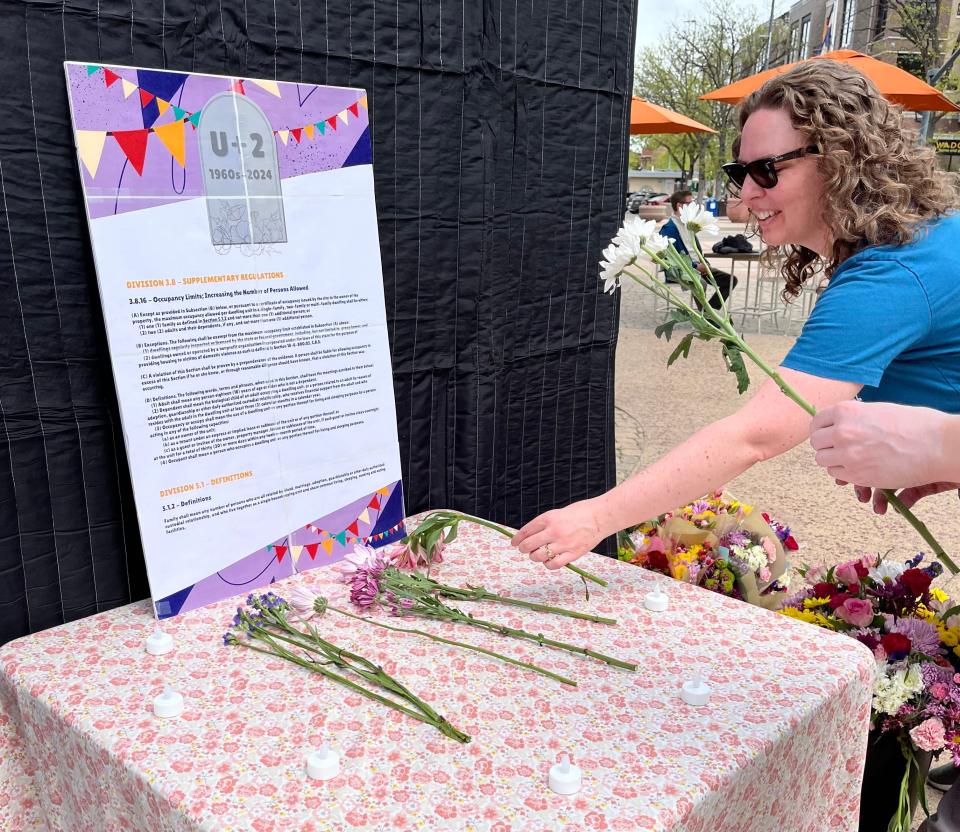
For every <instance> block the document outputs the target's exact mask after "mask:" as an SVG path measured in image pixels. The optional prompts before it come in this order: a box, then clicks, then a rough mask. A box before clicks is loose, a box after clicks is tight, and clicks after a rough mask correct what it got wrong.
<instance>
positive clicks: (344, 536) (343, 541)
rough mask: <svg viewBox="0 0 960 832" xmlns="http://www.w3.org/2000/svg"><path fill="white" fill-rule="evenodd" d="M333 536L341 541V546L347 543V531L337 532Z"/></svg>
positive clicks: (338, 541)
mask: <svg viewBox="0 0 960 832" xmlns="http://www.w3.org/2000/svg"><path fill="white" fill-rule="evenodd" d="M333 537H334V539H335V540H336V541H337V543H339V544H340V545H341V546H346V545H347V533H346V532H340V533H339V534H335V535H334V536H333Z"/></svg>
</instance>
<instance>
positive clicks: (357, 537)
mask: <svg viewBox="0 0 960 832" xmlns="http://www.w3.org/2000/svg"><path fill="white" fill-rule="evenodd" d="M389 494H390V489H389V488H378V489H377V490H376V492H374V494H373V495H372V496H371V497H370V499H369V500H368V501H367V505H366V508H364V509H363V510H362V511H361V512H360V513H359V514H358V515H357V519H356V520H354V521H353V522H351V523H350V524H349V525H348V526H347V527H346V528H345V529H344V530H343V531H339V532H332V531H328V530H327V529H321V528H319V527H318V526H315V525H313V524H312V523H308V524H307V526H306V528H307V529H309V530H310V531H312V532H313V533H314V534H318V535H321V536H323V540H321V541H320V545H321V546H323V548H324V551H325V552H326V553H327V554H328V555H329V554H332V552H333V544H334V541H336V542H337V543H339V544H340V545H341V546H345V545H346V544H348V543H370V542H376V541H379V540H383V539H384V538H386V537H389V536H390V535H391V534H393V533H394V532H395V531H397V529H399V528H400V527H401V526H403V522H402V521H401V522H400V523H398V524H397V525H396V526H394V527H393V528H391V529H387V530H386V531H383V532H378V533H377V534H372V535H366V536H364V535H361V534H360V523H370V522H371V521H370V509H373V510H375V511H379V510H380V507H381V505H383V499H382V498H384V497H386V496H388V495H389ZM309 545H312V546H314V552H313V553H310V551H309V546H308V549H307V553H308V554H310V557H311V559H312V558H313V557H314V555H315V554H316V545H317V544H309Z"/></svg>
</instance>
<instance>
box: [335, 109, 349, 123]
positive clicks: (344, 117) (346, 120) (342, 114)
mask: <svg viewBox="0 0 960 832" xmlns="http://www.w3.org/2000/svg"><path fill="white" fill-rule="evenodd" d="M337 115H338V116H340V121H342V122H343V123H344V124H349V123H350V119H349V118H348V117H347V111H346V110H341V111H340V112H339V113H337Z"/></svg>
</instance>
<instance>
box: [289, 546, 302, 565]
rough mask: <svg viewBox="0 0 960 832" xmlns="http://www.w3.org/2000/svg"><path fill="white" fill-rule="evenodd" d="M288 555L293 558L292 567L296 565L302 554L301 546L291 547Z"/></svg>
mask: <svg viewBox="0 0 960 832" xmlns="http://www.w3.org/2000/svg"><path fill="white" fill-rule="evenodd" d="M290 554H291V555H292V556H293V565H294V566H296V565H297V561H298V560H300V555H302V554H303V546H291V547H290Z"/></svg>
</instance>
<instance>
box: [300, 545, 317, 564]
mask: <svg viewBox="0 0 960 832" xmlns="http://www.w3.org/2000/svg"><path fill="white" fill-rule="evenodd" d="M319 546H320V544H319V543H308V544H307V545H306V546H304V547H303V548H304V549H306V550H307V554H308V555H310V560H313V559H314V558H315V557H316V556H317V549H318V548H319Z"/></svg>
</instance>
